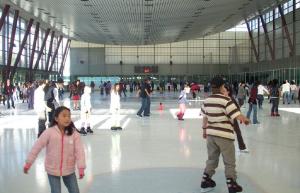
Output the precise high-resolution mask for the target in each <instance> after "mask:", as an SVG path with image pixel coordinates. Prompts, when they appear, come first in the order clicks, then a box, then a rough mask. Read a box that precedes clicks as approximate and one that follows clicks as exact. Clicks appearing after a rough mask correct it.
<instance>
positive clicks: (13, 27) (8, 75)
mask: <svg viewBox="0 0 300 193" xmlns="http://www.w3.org/2000/svg"><path fill="white" fill-rule="evenodd" d="M18 18H19V11H18V10H15V15H14V21H13V25H12V31H11V36H10V44H9V50H8V54H7V55H8V56H7V65H6V74H5V79H7V78H10V70H11V60H12V53H13V48H14V42H15V35H16V29H17V22H18Z"/></svg>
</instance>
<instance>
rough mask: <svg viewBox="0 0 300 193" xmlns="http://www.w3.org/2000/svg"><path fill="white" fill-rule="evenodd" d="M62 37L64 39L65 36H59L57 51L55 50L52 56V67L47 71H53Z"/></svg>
mask: <svg viewBox="0 0 300 193" xmlns="http://www.w3.org/2000/svg"><path fill="white" fill-rule="evenodd" d="M62 39H63V36H62V35H61V36H60V37H59V40H58V43H57V47H56V49H55V51H54V54H53V56H52V60H51V64H50V68H49V69H46V71H48V72H51V71H52V68H53V64H54V62H55V59H56V56H57V53H58V49H59V46H60V43H61V41H62Z"/></svg>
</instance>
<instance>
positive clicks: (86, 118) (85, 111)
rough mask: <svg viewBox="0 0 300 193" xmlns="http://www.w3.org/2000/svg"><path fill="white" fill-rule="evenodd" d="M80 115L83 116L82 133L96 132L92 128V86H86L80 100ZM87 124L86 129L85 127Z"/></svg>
mask: <svg viewBox="0 0 300 193" xmlns="http://www.w3.org/2000/svg"><path fill="white" fill-rule="evenodd" d="M80 107H81V110H80V116H81V129H80V133H81V134H83V135H86V134H88V133H94V132H93V130H92V129H91V121H90V117H91V110H92V104H91V87H89V86H85V87H84V92H83V95H82V96H81V101H80ZM85 126H86V129H85Z"/></svg>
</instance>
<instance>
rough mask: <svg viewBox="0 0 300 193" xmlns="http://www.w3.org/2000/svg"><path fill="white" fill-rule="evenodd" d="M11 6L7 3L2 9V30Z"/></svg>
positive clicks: (0, 22) (0, 25) (0, 27)
mask: <svg viewBox="0 0 300 193" xmlns="http://www.w3.org/2000/svg"><path fill="white" fill-rule="evenodd" d="M9 8H10V6H9V5H5V7H4V9H3V11H2V15H1V19H0V31H1V29H2V26H3V24H4V22H5V18H6V16H7V14H8V13H9Z"/></svg>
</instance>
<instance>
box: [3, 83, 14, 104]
mask: <svg viewBox="0 0 300 193" xmlns="http://www.w3.org/2000/svg"><path fill="white" fill-rule="evenodd" d="M14 89H15V88H14V86H13V84H11V83H10V80H9V79H7V80H6V84H5V86H4V94H5V96H6V100H7V108H8V109H10V103H9V101H11V106H12V108H15V103H14V99H13V94H14Z"/></svg>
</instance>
